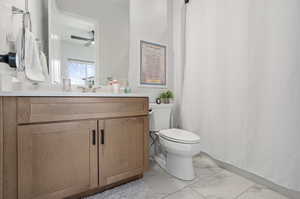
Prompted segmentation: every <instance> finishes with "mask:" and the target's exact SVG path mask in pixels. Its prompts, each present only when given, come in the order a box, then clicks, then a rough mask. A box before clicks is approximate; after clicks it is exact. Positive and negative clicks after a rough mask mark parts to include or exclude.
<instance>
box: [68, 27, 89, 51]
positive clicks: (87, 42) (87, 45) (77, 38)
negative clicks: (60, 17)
mask: <svg viewBox="0 0 300 199" xmlns="http://www.w3.org/2000/svg"><path fill="white" fill-rule="evenodd" d="M90 33H91V34H92V38H86V37H80V36H76V35H71V39H76V40H80V41H86V43H85V44H84V46H85V47H90V46H92V45H94V44H95V31H94V30H92V31H90Z"/></svg>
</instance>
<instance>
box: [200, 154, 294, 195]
mask: <svg viewBox="0 0 300 199" xmlns="http://www.w3.org/2000/svg"><path fill="white" fill-rule="evenodd" d="M202 154H203V155H205V156H208V157H210V158H211V159H212V160H214V161H215V162H216V164H217V165H218V166H219V167H221V168H223V169H226V170H228V171H231V172H233V173H235V174H237V175H240V176H242V177H244V178H247V179H249V180H251V181H253V182H255V183H257V184H261V185H263V186H265V187H268V188H269V189H271V190H273V191H276V192H278V193H280V194H282V195H284V196H286V197H288V198H290V199H299V198H300V192H298V191H294V190H290V189H287V188H285V187H283V186H280V185H277V184H274V183H273V182H271V181H269V180H267V179H265V178H262V177H260V176H257V175H255V174H253V173H250V172H248V171H245V170H243V169H240V168H238V167H235V166H233V165H231V164H228V163H225V162H222V161H220V160H216V159H215V158H213V157H211V156H210V155H208V154H207V153H203V152H202Z"/></svg>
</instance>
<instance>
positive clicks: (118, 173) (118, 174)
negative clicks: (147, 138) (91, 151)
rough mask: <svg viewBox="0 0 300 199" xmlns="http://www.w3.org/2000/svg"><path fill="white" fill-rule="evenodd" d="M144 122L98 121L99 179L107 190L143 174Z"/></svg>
mask: <svg viewBox="0 0 300 199" xmlns="http://www.w3.org/2000/svg"><path fill="white" fill-rule="evenodd" d="M144 125H145V118H126V119H112V120H106V121H104V122H103V121H102V122H101V121H99V128H101V127H102V129H103V130H104V131H102V133H100V136H99V138H100V145H99V146H100V147H99V168H100V169H99V175H100V185H101V186H105V185H109V184H112V183H115V182H117V181H120V180H123V179H126V178H129V177H133V176H136V175H139V174H142V173H143V151H144V147H143V146H144V132H145V126H144Z"/></svg>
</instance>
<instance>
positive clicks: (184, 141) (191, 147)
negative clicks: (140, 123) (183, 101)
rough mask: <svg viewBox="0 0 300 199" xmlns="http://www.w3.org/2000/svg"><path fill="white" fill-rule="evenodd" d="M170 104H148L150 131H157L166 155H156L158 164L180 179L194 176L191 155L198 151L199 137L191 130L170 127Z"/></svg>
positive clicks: (190, 178)
mask: <svg viewBox="0 0 300 199" xmlns="http://www.w3.org/2000/svg"><path fill="white" fill-rule="evenodd" d="M172 108H173V105H172V104H150V110H151V114H150V131H152V132H157V134H158V136H159V141H160V143H161V145H162V147H163V149H164V151H165V152H166V155H165V156H166V157H165V156H163V157H161V156H156V157H155V160H156V161H157V162H158V164H159V165H160V166H161V167H163V168H165V169H166V171H167V172H168V173H170V174H171V175H173V176H175V177H177V178H179V179H182V180H193V179H194V178H195V173H194V167H193V156H195V155H197V154H199V153H200V137H199V136H198V135H196V134H194V133H192V132H188V131H184V130H180V129H170V120H171V114H172Z"/></svg>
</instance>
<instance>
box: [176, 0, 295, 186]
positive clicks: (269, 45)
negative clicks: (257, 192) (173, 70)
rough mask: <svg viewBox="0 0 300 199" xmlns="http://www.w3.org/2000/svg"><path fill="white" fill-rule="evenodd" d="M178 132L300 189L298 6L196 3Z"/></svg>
mask: <svg viewBox="0 0 300 199" xmlns="http://www.w3.org/2000/svg"><path fill="white" fill-rule="evenodd" d="M186 27H187V28H186V64H185V71H184V74H185V75H184V82H183V94H182V95H183V98H182V100H181V105H180V107H181V111H180V113H181V115H180V118H181V127H182V128H184V129H188V130H190V131H194V132H196V133H198V134H199V135H200V136H201V142H202V149H203V151H204V152H207V153H208V154H210V155H211V156H213V157H214V158H216V159H219V160H221V161H224V162H226V163H229V164H231V165H234V166H236V167H239V168H241V169H244V170H246V171H249V172H252V173H254V174H256V175H259V176H261V177H264V178H266V179H268V180H270V181H272V182H274V183H276V184H278V185H282V186H284V187H286V188H289V189H293V190H296V191H300V1H299V0H222V1H220V0H193V1H190V4H189V5H188V8H187V24H186Z"/></svg>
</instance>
